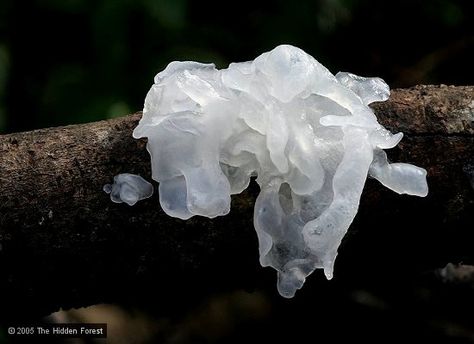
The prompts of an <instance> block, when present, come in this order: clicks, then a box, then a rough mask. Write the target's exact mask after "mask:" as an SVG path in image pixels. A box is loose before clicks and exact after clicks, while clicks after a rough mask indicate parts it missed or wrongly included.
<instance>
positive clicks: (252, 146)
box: [133, 45, 428, 297]
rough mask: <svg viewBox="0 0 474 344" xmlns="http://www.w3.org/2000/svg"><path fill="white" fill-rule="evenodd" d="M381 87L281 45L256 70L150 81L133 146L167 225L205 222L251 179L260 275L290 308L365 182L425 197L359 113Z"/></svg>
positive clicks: (195, 70)
mask: <svg viewBox="0 0 474 344" xmlns="http://www.w3.org/2000/svg"><path fill="white" fill-rule="evenodd" d="M389 94H390V91H389V87H388V86H387V84H386V83H385V82H384V81H383V80H382V79H380V78H363V77H359V76H356V75H353V74H350V73H338V74H336V75H335V76H334V75H332V74H331V73H330V72H329V71H328V70H327V69H326V68H325V67H324V66H323V65H321V64H320V63H319V62H317V61H316V60H315V59H314V58H313V57H311V56H309V55H308V54H306V53H305V52H304V51H302V50H301V49H298V48H296V47H293V46H290V45H281V46H278V47H276V48H275V49H273V50H272V51H270V52H267V53H264V54H262V55H260V56H259V57H257V58H256V59H255V60H254V61H250V62H243V63H232V64H230V65H229V68H227V69H222V70H217V69H216V68H215V66H214V65H213V64H201V63H197V62H171V63H170V64H169V65H168V66H167V67H166V69H165V70H164V71H162V72H160V73H158V74H157V75H156V77H155V83H154V85H153V86H152V87H151V89H150V91H149V92H148V95H147V97H146V99H145V107H144V109H143V117H142V119H141V120H140V123H139V125H138V126H137V127H136V128H135V130H134V132H133V136H134V137H135V138H141V137H147V138H148V151H149V152H150V155H151V164H152V176H153V179H155V180H157V181H159V182H160V185H159V194H160V203H161V206H162V208H163V209H164V211H165V212H166V213H167V214H169V215H171V216H174V217H178V218H181V219H189V218H190V217H192V216H194V215H201V216H206V217H210V218H213V217H215V216H220V215H225V214H227V213H228V212H229V210H230V195H232V194H237V193H240V192H241V191H243V190H244V189H245V188H246V187H247V186H248V184H249V180H250V177H251V176H257V182H258V184H259V185H260V188H261V192H260V195H259V196H258V198H257V201H256V204H255V213H254V224H255V229H256V231H257V235H258V240H259V251H260V263H261V264H262V266H271V267H273V268H275V269H276V270H277V271H278V291H279V292H280V294H281V295H283V296H284V297H293V296H294V294H295V292H296V290H298V289H299V288H301V287H302V285H303V283H304V281H305V278H306V277H307V276H308V275H309V274H311V273H312V272H313V271H314V270H315V269H317V268H322V269H324V272H325V274H326V276H327V278H332V274H333V268H334V261H335V259H336V255H337V248H338V246H339V244H340V242H341V240H342V238H343V236H344V234H345V233H346V232H347V229H348V228H349V225H350V224H351V222H352V220H353V219H354V217H355V215H356V213H357V209H358V206H359V199H360V196H361V193H362V189H363V186H364V183H365V180H366V179H367V175H368V174H370V175H371V176H372V177H374V178H376V179H378V180H379V181H380V182H381V183H382V184H383V185H385V186H386V187H388V188H390V189H392V190H394V191H396V192H398V193H406V194H410V195H417V196H426V194H427V193H428V187H427V183H426V171H425V170H424V169H422V168H418V167H416V166H413V165H408V164H390V163H389V162H388V161H387V156H386V155H385V152H384V151H383V149H387V148H392V147H394V146H396V145H397V144H398V142H399V141H400V140H401V139H402V134H401V133H398V134H395V135H392V134H391V133H390V132H389V131H387V130H386V129H385V128H383V127H382V126H381V125H380V124H379V123H378V122H377V119H376V117H375V115H374V112H373V111H372V110H371V109H370V108H369V107H368V104H370V103H372V102H375V101H384V100H386V99H387V98H388V97H389Z"/></svg>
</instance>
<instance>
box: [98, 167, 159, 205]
mask: <svg viewBox="0 0 474 344" xmlns="http://www.w3.org/2000/svg"><path fill="white" fill-rule="evenodd" d="M103 190H104V191H105V192H106V193H108V194H110V199H111V200H112V201H113V202H115V203H127V204H128V205H134V204H135V203H137V202H138V201H141V200H143V199H146V198H149V197H151V195H153V185H151V184H150V183H148V182H147V181H146V180H145V179H143V178H142V177H140V176H138V175H136V174H130V173H122V174H119V175H116V176H115V177H114V183H113V184H105V185H104V187H103Z"/></svg>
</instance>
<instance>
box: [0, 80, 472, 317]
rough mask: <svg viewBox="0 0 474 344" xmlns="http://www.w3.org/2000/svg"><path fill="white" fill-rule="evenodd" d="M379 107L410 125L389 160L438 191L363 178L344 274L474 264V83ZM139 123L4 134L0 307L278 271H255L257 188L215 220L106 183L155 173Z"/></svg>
mask: <svg viewBox="0 0 474 344" xmlns="http://www.w3.org/2000/svg"><path fill="white" fill-rule="evenodd" d="M373 107H374V109H375V111H376V113H377V117H378V118H379V120H380V122H381V123H382V124H383V125H385V126H386V127H387V128H388V129H391V130H392V131H394V132H397V131H403V132H404V133H405V138H404V139H403V141H402V143H401V144H400V146H399V148H395V149H394V150H392V151H391V152H390V157H391V158H392V159H393V160H394V161H402V162H409V163H414V164H416V165H418V166H422V167H424V168H426V169H427V170H428V176H429V179H428V182H429V185H430V195H429V196H428V197H427V198H425V199H423V198H409V197H404V196H399V195H396V194H393V193H391V192H390V191H387V190H386V189H385V188H383V187H381V186H380V185H378V184H377V183H376V182H375V181H373V180H369V181H368V183H367V185H366V188H365V191H364V195H363V198H362V200H361V208H360V212H359V214H358V216H357V218H356V221H355V222H354V224H353V225H352V227H351V229H350V231H349V234H348V236H347V237H346V239H345V242H344V243H343V246H342V247H341V248H340V254H339V258H338V262H337V264H336V271H335V276H336V279H337V277H338V276H344V277H340V278H345V279H347V280H349V281H350V280H351V276H354V274H355V272H353V271H354V270H355V269H354V268H355V267H357V268H358V267H360V266H361V264H362V265H363V266H364V264H365V265H367V262H368V261H369V262H371V263H370V265H371V266H372V268H380V269H381V270H383V269H384V268H386V267H388V268H389V269H393V268H395V269H396V268H397V267H399V266H406V267H410V266H412V270H413V271H414V272H416V271H422V270H425V269H434V268H437V267H442V266H444V265H445V264H446V263H448V262H454V263H455V262H459V261H464V262H465V263H473V262H472V260H473V259H474V256H473V255H472V253H473V251H472V247H471V245H470V242H472V229H473V228H474V215H473V214H474V190H473V189H472V187H471V184H470V183H472V184H474V122H473V121H474V87H472V86H467V87H452V86H450V87H448V86H417V87H414V88H410V89H400V90H394V91H393V94H392V96H391V98H390V100H389V101H387V102H384V103H378V104H375V105H374V106H373ZM139 119H140V113H136V114H133V115H130V116H127V117H122V118H117V119H113V120H109V121H100V122H95V123H88V124H79V125H72V126H66V127H58V128H48V129H41V130H35V131H32V132H24V133H14V134H9V135H3V136H0V295H1V296H0V315H1V316H4V317H6V316H7V315H8V314H9V313H8V312H11V311H12V310H13V309H15V308H16V307H19V306H23V307H26V308H23V309H28V310H29V312H31V314H32V315H34V314H46V313H48V312H50V311H54V310H56V309H58V308H59V307H66V308H67V307H71V306H85V305H88V304H91V303H97V302H102V301H119V300H121V301H122V302H125V301H124V298H132V299H140V300H146V301H147V302H153V301H150V300H155V301H156V302H158V301H159V302H164V301H163V293H170V294H174V295H182V294H180V293H181V292H182V293H187V292H189V289H191V287H189V282H192V283H193V284H192V289H196V290H207V289H209V288H217V289H220V288H229V287H239V286H244V287H245V286H247V287H255V286H256V285H257V286H258V285H260V284H263V285H266V284H267V281H266V280H263V281H262V280H261V276H267V275H268V274H269V273H270V275H271V279H270V281H272V279H273V278H274V277H275V276H274V275H273V274H272V273H271V272H268V271H266V272H264V273H263V275H262V270H261V268H260V267H259V266H258V257H257V241H256V236H255V234H254V231H253V224H252V212H253V203H254V200H255V197H256V195H257V193H258V187H256V186H255V185H252V186H251V188H250V190H248V191H245V192H244V193H242V194H241V195H238V196H236V197H234V199H233V204H232V210H231V214H229V215H228V216H225V217H221V218H217V219H214V220H209V219H204V218H192V219H190V220H188V221H180V220H177V219H173V218H170V217H168V216H166V215H165V214H164V213H163V211H162V210H161V209H160V206H159V203H158V198H157V195H154V196H153V197H152V198H151V199H148V200H146V201H143V202H140V203H138V204H137V205H135V206H134V207H129V206H127V205H125V204H114V203H112V202H111V201H110V199H109V197H108V195H106V194H105V193H104V192H102V186H103V185H104V184H106V183H110V182H111V181H112V178H113V176H114V175H116V174H118V173H123V172H129V173H136V174H140V175H142V176H144V177H145V178H148V179H149V176H150V166H149V156H148V153H147V152H146V149H145V142H144V141H137V140H134V139H133V138H132V136H131V132H132V130H133V128H134V127H135V126H136V125H137V122H138V120H139ZM402 252H403V254H402ZM413 262H416V266H415V267H413ZM358 274H359V277H361V276H360V275H362V277H361V278H367V279H368V280H371V279H373V278H374V277H371V276H372V275H370V274H368V273H367V272H363V271H360V270H358ZM382 275H383V273H382ZM387 276H389V275H387ZM320 277H321V276H317V277H314V279H318V281H319V280H320ZM387 278H388V277H387ZM389 280H390V279H389V278H388V280H387V281H389ZM273 282H274V281H273ZM273 282H271V283H272V285H271V287H272V288H273ZM306 288H311V287H310V286H309V285H308V286H307V287H306ZM131 291H136V292H137V293H132V292H131ZM5 295H8V296H7V297H6V296H5ZM131 295H135V296H131ZM152 295H153V296H152ZM10 316H11V314H10ZM23 316H25V315H24V314H23Z"/></svg>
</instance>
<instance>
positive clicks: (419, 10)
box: [0, 0, 474, 133]
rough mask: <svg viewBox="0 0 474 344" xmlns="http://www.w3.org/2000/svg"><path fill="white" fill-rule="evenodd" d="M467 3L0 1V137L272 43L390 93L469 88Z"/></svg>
mask: <svg viewBox="0 0 474 344" xmlns="http://www.w3.org/2000/svg"><path fill="white" fill-rule="evenodd" d="M473 3H474V1H471V0H465V1H462V0H457V1H448V0H431V1H428V0H427V1H421V0H401V1H371V0H361V1H355V0H319V1H318V0H300V1H279V0H273V1H250V0H239V1H233V2H224V1H221V2H211V1H206V0H204V1H191V0H101V1H95V0H36V1H31V0H28V1H16V0H1V1H0V132H3V133H5V132H13V131H21V130H29V129H33V128H41V127H49V126H57V125H64V124H71V123H80V122H89V121H94V120H99V119H104V118H110V117H114V116H120V115H124V114H127V113H130V112H135V111H138V110H141V109H142V106H143V100H144V98H145V95H146V92H147V91H148V89H149V87H150V85H151V83H152V81H153V76H154V75H155V74H156V73H157V72H158V71H160V70H161V69H163V68H164V67H165V66H166V64H167V63H169V62H170V61H173V60H198V61H205V62H214V63H216V64H217V66H218V67H225V66H227V64H228V63H230V62H233V61H244V60H250V59H253V58H255V57H256V56H257V55H259V54H261V53H262V52H265V51H268V50H269V49H272V48H273V47H275V46H276V45H278V44H282V43H289V44H293V45H296V46H298V47H300V48H302V49H303V50H305V51H307V52H308V53H310V54H312V55H313V56H315V57H316V58H317V59H318V60H319V61H320V62H321V63H323V64H324V65H325V66H327V67H328V68H329V69H330V70H331V71H332V72H334V73H335V72H337V71H339V70H343V71H350V72H353V73H355V74H359V75H366V76H380V77H382V78H384V79H385V80H386V81H387V82H388V83H389V85H390V86H391V87H392V88H393V87H408V86H412V85H415V84H419V83H425V84H438V83H444V84H455V85H464V84H473V83H474V73H473V68H472V63H473V61H474V23H473V20H472V19H473V15H472V9H473V8H474V5H473Z"/></svg>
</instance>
